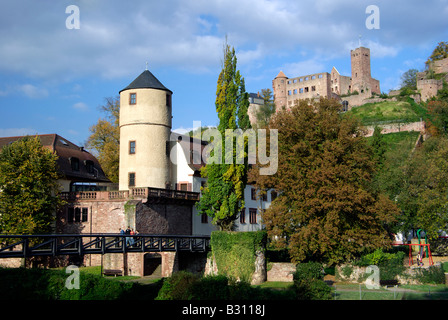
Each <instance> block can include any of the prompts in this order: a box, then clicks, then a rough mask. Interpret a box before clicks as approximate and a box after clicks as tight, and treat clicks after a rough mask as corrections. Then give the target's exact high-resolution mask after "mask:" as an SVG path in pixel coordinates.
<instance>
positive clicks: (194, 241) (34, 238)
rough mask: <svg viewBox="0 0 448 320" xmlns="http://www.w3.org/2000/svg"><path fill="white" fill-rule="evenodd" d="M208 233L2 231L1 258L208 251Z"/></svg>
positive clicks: (0, 238) (0, 242) (0, 240)
mask: <svg viewBox="0 0 448 320" xmlns="http://www.w3.org/2000/svg"><path fill="white" fill-rule="evenodd" d="M208 250H210V237H209V236H188V235H187V236H183V235H151V234H138V235H122V234H42V235H0V258H29V257H34V256H59V255H85V254H106V253H127V252H162V251H186V252H207V251H208Z"/></svg>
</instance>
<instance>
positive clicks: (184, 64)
mask: <svg viewBox="0 0 448 320" xmlns="http://www.w3.org/2000/svg"><path fill="white" fill-rule="evenodd" d="M70 5H76V6H77V7H78V8H79V13H80V15H79V18H80V19H79V21H80V28H79V29H68V28H67V27H66V20H67V18H70V13H66V8H67V6H70ZM369 5H376V6H377V7H378V9H379V29H368V28H367V27H366V19H367V18H368V17H369V16H370V14H368V13H366V8H367V7H368V6H369ZM0 6H1V7H0V136H14V135H24V134H36V133H39V134H45V133H57V134H59V135H61V136H63V137H65V138H66V139H68V140H70V141H72V142H74V143H76V144H79V145H83V144H84V142H85V141H86V140H87V138H88V136H89V134H90V132H89V128H90V127H91V126H92V125H94V124H95V123H96V122H97V121H98V119H99V118H102V117H104V116H105V115H104V114H102V113H101V112H100V110H99V106H100V105H102V104H103V103H104V99H105V98H106V97H115V96H117V95H118V92H119V91H120V90H121V89H123V88H125V87H126V86H127V85H128V84H129V83H130V82H132V81H133V80H134V79H135V78H136V77H137V76H138V75H139V74H140V73H141V72H143V71H144V70H145V67H146V62H148V69H149V70H150V71H151V72H152V73H153V74H154V75H155V76H156V77H157V78H158V79H159V80H160V81H161V82H162V83H163V84H164V85H165V86H166V87H167V88H169V89H170V90H172V91H173V92H174V95H173V129H175V130H180V131H182V129H188V128H191V127H192V125H193V121H201V122H202V125H216V124H217V116H216V110H215V105H214V102H215V92H216V82H217V79H218V74H219V72H220V69H221V60H222V47H223V43H224V39H225V37H226V35H227V38H228V42H229V44H230V45H232V46H234V47H235V49H236V52H237V58H238V69H239V70H240V71H241V73H242V75H243V76H244V78H245V80H246V89H247V91H248V92H257V91H260V90H261V89H264V88H271V87H272V79H273V78H274V77H275V76H276V75H277V74H278V72H279V71H280V70H282V71H283V72H284V73H285V74H286V75H287V76H288V77H296V76H300V75H306V74H310V73H317V72H330V71H331V68H332V67H333V66H335V67H336V68H337V69H338V70H339V72H340V73H341V74H343V75H348V76H349V75H350V50H351V49H354V48H356V47H357V46H358V40H359V36H360V35H361V43H362V45H363V46H366V47H369V48H370V49H371V56H372V61H371V64H372V76H373V77H374V78H376V79H379V80H380V85H381V90H382V91H383V92H388V91H389V90H390V89H394V88H396V87H397V86H399V84H400V76H401V75H402V73H403V72H405V71H407V70H409V69H411V68H416V69H419V70H420V69H423V68H424V62H425V61H426V59H427V57H428V56H429V55H430V54H431V52H432V50H433V49H434V47H435V46H436V45H437V43H438V42H440V41H448V0H428V1H421V0H406V1H405V0H398V1H370V0H369V1H364V0H351V1H348V0H302V1H290V0H270V1H268V0H226V1H223V0H189V1H186V0H164V1H154V0H151V1H148V0H132V1H122V0H120V1H116V0H69V1H65V0H58V1H52V0H40V1H35V0H14V1H12V0H0ZM70 21H71V20H70Z"/></svg>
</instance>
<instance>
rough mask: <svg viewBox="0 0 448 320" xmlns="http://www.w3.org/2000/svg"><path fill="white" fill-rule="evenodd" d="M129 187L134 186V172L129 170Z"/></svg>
mask: <svg viewBox="0 0 448 320" xmlns="http://www.w3.org/2000/svg"><path fill="white" fill-rule="evenodd" d="M128 181H129V183H128V186H129V187H135V172H129V180H128Z"/></svg>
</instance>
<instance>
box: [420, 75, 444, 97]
mask: <svg viewBox="0 0 448 320" xmlns="http://www.w3.org/2000/svg"><path fill="white" fill-rule="evenodd" d="M442 88H443V81H442V80H435V79H424V80H417V89H418V90H419V91H420V95H421V99H422V101H427V100H428V99H430V98H432V97H433V96H435V95H437V91H439V90H440V89H442Z"/></svg>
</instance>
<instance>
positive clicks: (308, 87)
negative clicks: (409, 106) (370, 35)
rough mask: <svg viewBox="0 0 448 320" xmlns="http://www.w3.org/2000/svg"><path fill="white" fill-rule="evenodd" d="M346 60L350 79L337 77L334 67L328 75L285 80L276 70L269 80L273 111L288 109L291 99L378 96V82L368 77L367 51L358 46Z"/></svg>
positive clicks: (369, 70) (368, 52)
mask: <svg viewBox="0 0 448 320" xmlns="http://www.w3.org/2000/svg"><path fill="white" fill-rule="evenodd" d="M350 58H351V73H352V74H351V77H349V76H344V75H341V74H340V73H339V71H338V70H337V69H336V68H335V67H333V69H332V70H331V72H330V73H328V72H321V73H316V74H310V75H304V76H298V77H294V78H288V77H287V76H286V75H285V74H284V73H283V71H280V72H279V74H278V75H277V76H276V77H275V79H274V80H272V88H273V93H274V102H275V106H276V110H281V109H282V108H290V107H291V106H293V104H294V101H295V100H301V99H318V98H320V97H324V98H336V99H339V98H340V97H341V96H342V95H350V94H353V93H355V94H356V93H358V94H360V95H362V97H363V98H364V97H365V96H366V98H367V95H368V97H370V96H371V95H372V93H376V94H381V91H380V82H379V81H378V80H376V79H374V78H372V75H371V69H370V49H369V48H365V47H359V48H356V49H355V50H351V51H350ZM358 100H359V99H358ZM355 104H356V105H359V104H358V103H356V102H355Z"/></svg>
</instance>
